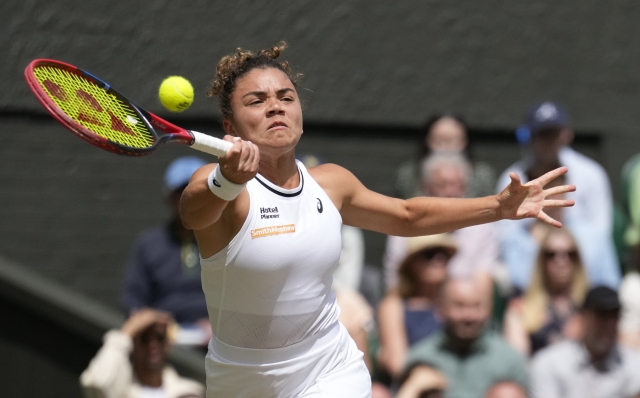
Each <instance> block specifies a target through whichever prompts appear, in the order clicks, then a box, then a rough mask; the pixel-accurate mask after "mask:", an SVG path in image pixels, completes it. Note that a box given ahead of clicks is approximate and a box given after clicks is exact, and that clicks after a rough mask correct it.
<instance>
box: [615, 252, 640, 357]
mask: <svg viewBox="0 0 640 398" xmlns="http://www.w3.org/2000/svg"><path fill="white" fill-rule="evenodd" d="M633 258H634V263H635V267H634V268H635V269H634V270H633V271H631V272H629V273H628V274H627V275H625V277H624V279H623V280H622V284H621V285H620V302H621V304H622V313H621V317H620V338H619V341H620V343H622V344H624V345H626V346H627V347H629V348H632V349H634V350H640V272H639V270H640V261H639V260H640V246H635V248H634V255H633Z"/></svg>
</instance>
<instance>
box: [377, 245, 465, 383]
mask: <svg viewBox="0 0 640 398" xmlns="http://www.w3.org/2000/svg"><path fill="white" fill-rule="evenodd" d="M407 246H408V250H409V254H408V255H407V256H406V258H405V259H404V261H403V262H402V264H401V265H400V268H399V269H398V275H399V280H400V281H399V284H398V288H397V290H394V291H390V292H389V293H387V295H386V296H385V298H384V299H383V300H382V302H381V303H380V306H379V307H378V324H379V325H380V349H379V352H378V358H379V364H380V366H381V367H382V368H383V369H384V370H386V371H387V372H388V373H389V374H390V375H391V376H392V377H397V376H399V374H400V372H401V371H402V369H403V367H404V364H405V360H406V355H407V351H408V350H409V347H411V346H413V345H414V344H415V343H417V342H418V341H420V340H422V339H424V338H426V337H428V336H430V335H431V334H432V333H434V332H436V331H438V330H440V326H441V322H440V319H439V316H438V314H437V312H436V300H437V299H438V297H439V296H440V290H441V288H442V286H443V284H444V282H445V281H446V279H447V263H448V262H449V260H450V259H451V257H452V256H453V255H454V254H455V253H456V244H455V242H454V240H453V239H452V238H451V237H450V236H449V235H447V234H439V235H429V236H419V237H415V238H409V239H408V240H407Z"/></svg>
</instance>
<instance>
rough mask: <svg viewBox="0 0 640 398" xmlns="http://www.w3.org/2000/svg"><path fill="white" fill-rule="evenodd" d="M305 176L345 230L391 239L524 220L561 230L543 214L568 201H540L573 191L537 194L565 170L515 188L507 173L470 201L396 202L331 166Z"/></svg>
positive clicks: (427, 199) (515, 181)
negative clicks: (494, 189)
mask: <svg viewBox="0 0 640 398" xmlns="http://www.w3.org/2000/svg"><path fill="white" fill-rule="evenodd" d="M310 172H311V174H312V175H313V177H314V179H316V181H318V183H319V184H320V186H322V188H323V189H324V190H325V191H326V192H327V194H328V195H329V197H331V199H332V201H333V203H334V204H336V206H337V207H338V210H339V211H340V214H341V215H342V219H343V222H344V223H345V224H347V225H353V226H355V227H360V228H364V229H368V230H372V231H376V232H381V233H384V234H388V235H396V236H419V235H428V234H436V233H441V232H448V231H452V230H456V229H460V228H464V227H468V226H471V225H477V224H484V223H488V222H493V221H498V220H502V219H514V220H516V219H521V218H526V217H535V218H538V219H540V220H542V221H544V222H547V223H549V224H551V225H553V226H556V227H560V226H561V225H562V224H561V223H560V222H558V221H557V220H554V219H552V218H551V217H549V216H548V215H547V214H546V213H545V212H544V210H543V209H544V208H545V207H563V206H572V205H573V201H572V200H550V199H546V198H547V197H548V196H550V195H557V194H560V193H565V192H570V191H574V190H575V186H573V185H564V186H559V187H554V188H550V189H546V190H545V189H543V187H544V185H546V184H547V183H548V182H549V181H551V180H553V179H554V178H556V177H558V176H560V175H562V174H564V173H566V172H567V169H566V167H561V168H559V169H556V170H553V171H551V172H549V173H547V174H545V175H543V176H541V177H540V178H537V179H535V180H533V181H530V182H528V183H526V184H521V182H520V177H518V175H517V174H515V173H512V174H511V175H510V177H511V183H510V184H509V186H507V187H506V188H505V189H504V190H503V191H502V192H500V193H499V194H497V195H493V196H487V197H484V198H473V199H449V198H431V197H418V198H412V199H408V200H401V199H397V198H391V197H388V196H384V195H381V194H379V193H376V192H373V191H371V190H369V189H367V188H366V187H365V186H364V185H363V184H362V183H361V182H360V181H359V180H358V179H357V178H356V177H355V176H354V175H353V174H352V173H351V172H349V171H348V170H346V169H344V168H342V167H340V166H337V165H332V164H324V165H322V166H319V167H316V168H314V169H312V170H310Z"/></svg>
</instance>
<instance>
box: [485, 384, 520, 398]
mask: <svg viewBox="0 0 640 398" xmlns="http://www.w3.org/2000/svg"><path fill="white" fill-rule="evenodd" d="M484 398H527V392H526V391H525V389H524V388H522V386H521V385H520V384H518V383H514V382H512V381H501V382H498V383H496V384H494V385H493V386H492V387H491V388H490V389H489V391H488V392H487V395H485V396H484Z"/></svg>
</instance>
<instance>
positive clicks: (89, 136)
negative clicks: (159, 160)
mask: <svg viewBox="0 0 640 398" xmlns="http://www.w3.org/2000/svg"><path fill="white" fill-rule="evenodd" d="M43 65H49V66H51V67H55V68H60V69H64V70H66V71H67V72H69V73H73V74H75V75H77V76H79V77H80V78H82V79H86V80H89V81H91V82H93V83H94V84H96V85H97V86H98V87H99V88H101V89H103V90H105V91H106V92H107V93H109V94H112V95H114V96H115V97H116V98H118V100H120V101H122V102H123V103H124V104H127V105H129V106H130V107H131V109H132V110H133V111H134V112H135V113H136V115H137V116H138V117H139V118H140V120H142V122H143V123H145V127H146V128H147V129H148V130H149V132H150V133H151V135H152V137H153V140H154V142H153V144H152V145H151V146H149V147H147V148H134V147H129V146H126V145H122V144H118V143H116V142H113V141H111V140H109V139H107V138H105V137H102V136H100V135H98V134H96V133H94V132H93V131H91V130H90V129H88V128H87V127H85V126H83V125H82V124H80V123H78V122H76V121H75V120H73V119H72V118H71V117H69V116H68V115H67V114H66V113H65V112H64V111H63V110H62V109H60V107H58V105H57V104H56V103H55V102H54V101H53V100H52V99H51V98H50V96H49V94H48V93H47V92H46V91H45V90H44V89H43V88H42V86H41V85H40V82H39V81H38V79H37V78H36V75H35V72H34V70H35V68H36V67H38V66H43ZM24 76H25V79H26V81H27V84H28V85H29V88H30V89H31V91H32V92H33V93H34V94H35V97H36V99H37V100H38V101H39V102H40V104H42V106H43V107H44V108H45V109H46V110H47V111H48V112H49V113H50V114H51V116H53V117H54V118H55V119H56V120H57V121H58V122H59V123H60V124H62V125H63V126H65V127H66V128H67V129H68V130H69V131H71V132H72V133H74V134H75V135H76V136H78V137H79V138H81V139H83V140H84V141H86V142H88V143H90V144H92V145H94V146H97V147H99V148H100V149H103V150H106V151H109V152H112V153H116V154H119V155H126V156H144V155H149V154H150V153H152V152H153V151H155V150H156V149H157V147H158V146H159V145H160V144H163V143H165V142H171V141H172V142H176V143H180V144H185V145H189V146H190V145H193V143H194V142H195V138H194V134H193V133H192V132H191V131H189V130H186V129H183V128H182V127H178V126H176V125H175V124H173V123H170V122H168V121H166V120H164V119H162V118H160V117H158V116H156V115H154V114H153V113H151V112H149V111H146V110H144V109H142V108H139V107H138V106H137V105H135V104H134V103H133V102H131V101H130V100H129V99H127V97H125V96H124V95H122V94H120V93H119V92H118V91H116V90H114V89H113V88H112V87H111V85H110V84H109V83H107V82H105V81H104V80H102V79H100V78H98V77H96V76H94V75H92V74H91V73H89V72H87V71H84V70H82V69H80V68H76V67H75V66H73V65H69V64H67V63H64V62H60V61H56V60H52V59H46V58H41V59H35V60H33V61H31V62H30V63H29V65H27V67H26V69H25V72H24ZM156 128H157V129H159V130H161V131H163V132H165V133H166V134H164V135H159V134H158V132H157V131H156Z"/></svg>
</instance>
